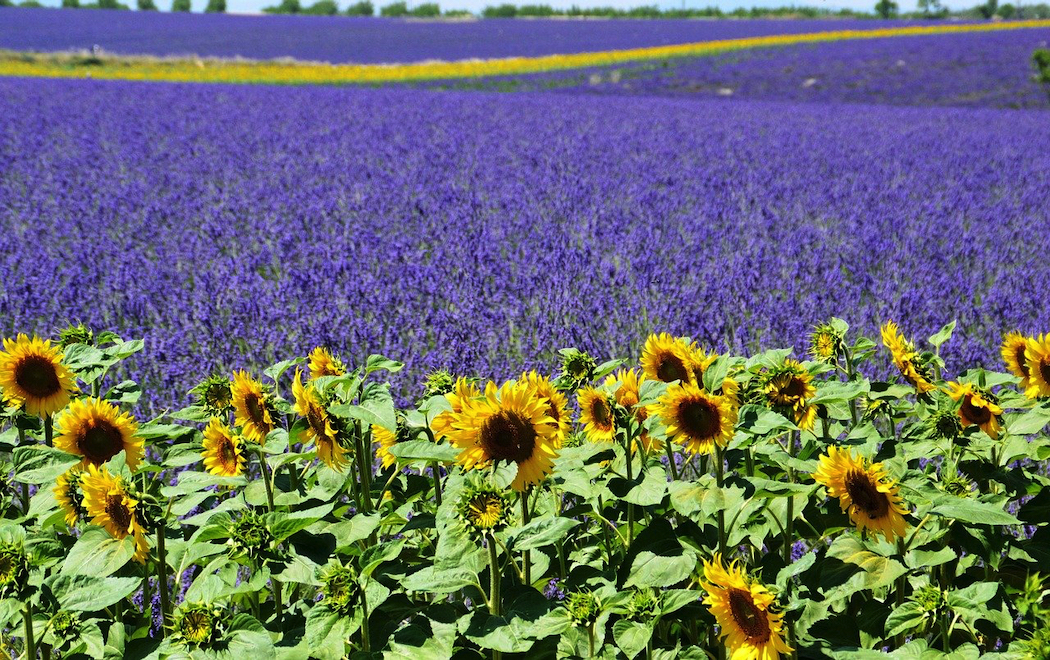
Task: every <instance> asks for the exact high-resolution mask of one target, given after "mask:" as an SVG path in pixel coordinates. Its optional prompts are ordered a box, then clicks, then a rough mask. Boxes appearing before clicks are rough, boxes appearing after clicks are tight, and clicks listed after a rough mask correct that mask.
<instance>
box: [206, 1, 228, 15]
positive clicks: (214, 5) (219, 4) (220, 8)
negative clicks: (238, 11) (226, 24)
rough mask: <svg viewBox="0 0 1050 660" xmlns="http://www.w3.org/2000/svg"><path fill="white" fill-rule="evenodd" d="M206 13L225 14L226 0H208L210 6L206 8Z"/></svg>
mask: <svg viewBox="0 0 1050 660" xmlns="http://www.w3.org/2000/svg"><path fill="white" fill-rule="evenodd" d="M204 13H206V14H225V13H226V0H208V6H207V7H205V8H204Z"/></svg>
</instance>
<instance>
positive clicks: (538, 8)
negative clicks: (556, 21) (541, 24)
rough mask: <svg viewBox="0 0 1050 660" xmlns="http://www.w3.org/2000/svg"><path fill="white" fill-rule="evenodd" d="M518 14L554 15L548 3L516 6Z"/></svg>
mask: <svg viewBox="0 0 1050 660" xmlns="http://www.w3.org/2000/svg"><path fill="white" fill-rule="evenodd" d="M518 16H554V8H553V7H551V6H550V5H522V6H521V7H518Z"/></svg>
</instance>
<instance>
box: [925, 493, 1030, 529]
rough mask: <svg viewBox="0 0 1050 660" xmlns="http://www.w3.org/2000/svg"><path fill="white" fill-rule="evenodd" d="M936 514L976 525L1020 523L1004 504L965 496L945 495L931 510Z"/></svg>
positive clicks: (935, 502) (936, 501)
mask: <svg viewBox="0 0 1050 660" xmlns="http://www.w3.org/2000/svg"><path fill="white" fill-rule="evenodd" d="M929 512H930V513H931V514H933V515H935V516H943V517H945V518H953V519H955V520H957V521H959V522H963V523H970V524H974V525H1019V524H1021V521H1020V520H1018V519H1017V517H1016V516H1014V515H1013V514H1010V513H1008V512H1006V511H1005V510H1004V509H1003V505H1002V504H992V503H990V502H981V501H979V500H973V499H969V498H964V497H954V496H952V495H945V496H944V497H941V498H939V499H937V500H935V501H934V507H933V508H932V509H930V511H929Z"/></svg>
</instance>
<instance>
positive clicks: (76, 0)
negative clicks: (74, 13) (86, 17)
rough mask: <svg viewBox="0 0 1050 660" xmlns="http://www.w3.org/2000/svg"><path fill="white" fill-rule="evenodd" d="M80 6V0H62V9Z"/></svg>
mask: <svg viewBox="0 0 1050 660" xmlns="http://www.w3.org/2000/svg"><path fill="white" fill-rule="evenodd" d="M78 7H80V0H62V9H77V8H78Z"/></svg>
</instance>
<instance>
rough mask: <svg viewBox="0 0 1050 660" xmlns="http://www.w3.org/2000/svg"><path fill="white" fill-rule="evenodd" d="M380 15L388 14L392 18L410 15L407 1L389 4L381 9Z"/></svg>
mask: <svg viewBox="0 0 1050 660" xmlns="http://www.w3.org/2000/svg"><path fill="white" fill-rule="evenodd" d="M379 15H380V16H387V17H390V18H398V17H400V16H408V4H407V3H405V2H392V3H390V4H389V5H387V6H385V7H383V8H382V9H380V10H379Z"/></svg>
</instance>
